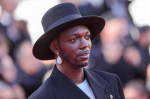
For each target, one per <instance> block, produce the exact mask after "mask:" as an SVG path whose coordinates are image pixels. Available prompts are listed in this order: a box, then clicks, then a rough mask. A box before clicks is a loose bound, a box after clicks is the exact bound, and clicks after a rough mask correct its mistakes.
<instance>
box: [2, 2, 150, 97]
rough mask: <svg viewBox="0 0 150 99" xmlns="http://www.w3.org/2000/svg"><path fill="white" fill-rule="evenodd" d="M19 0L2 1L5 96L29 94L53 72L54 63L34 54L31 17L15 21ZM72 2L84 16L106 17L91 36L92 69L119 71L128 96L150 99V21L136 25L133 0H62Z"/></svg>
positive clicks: (3, 93)
mask: <svg viewBox="0 0 150 99" xmlns="http://www.w3.org/2000/svg"><path fill="white" fill-rule="evenodd" d="M19 2H20V0H0V6H1V14H0V99H12V98H15V99H25V98H27V97H28V96H29V95H30V94H31V93H32V92H33V91H35V90H36V89H37V88H38V87H39V86H40V85H41V84H42V82H43V81H44V80H45V79H46V78H47V77H48V76H49V75H50V73H51V70H52V67H53V65H54V63H53V62H52V63H51V64H50V63H48V65H47V64H46V63H45V62H41V61H39V60H37V59H35V58H34V57H33V55H32V47H33V45H32V43H31V39H30V33H29V32H28V29H27V25H28V24H27V22H26V21H24V20H16V19H15V17H14V11H15V9H16V7H17V5H18V4H19ZM60 2H72V3H74V4H75V5H76V6H77V7H78V8H79V10H80V12H81V15H83V16H86V15H98V16H102V17H103V18H104V19H105V20H106V25H105V28H104V29H103V31H102V33H101V34H100V35H99V36H98V37H97V38H96V39H95V40H93V41H92V51H91V57H90V63H89V65H88V68H95V69H100V70H103V71H108V72H111V73H115V74H117V75H119V77H120V79H121V81H122V84H123V87H124V93H125V98H126V99H150V26H148V25H145V26H137V25H136V24H135V23H134V21H133V19H132V16H131V15H130V11H129V9H128V8H129V6H130V4H131V3H132V2H134V0H60Z"/></svg>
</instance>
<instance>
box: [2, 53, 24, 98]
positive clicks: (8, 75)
mask: <svg viewBox="0 0 150 99" xmlns="http://www.w3.org/2000/svg"><path fill="white" fill-rule="evenodd" d="M0 71H1V73H0V75H1V79H0V80H1V81H2V82H3V83H5V84H4V88H5V85H6V84H7V86H9V87H10V88H11V90H12V91H13V95H14V97H15V98H16V99H25V92H24V90H23V89H22V87H21V86H20V85H19V84H18V83H17V82H16V76H17V74H16V73H17V69H16V66H15V64H14V62H13V60H12V58H11V57H10V56H9V55H5V56H3V57H2V58H1V60H0ZM2 85H3V84H2ZM4 92H5V91H4ZM2 93H3V91H2ZM2 93H1V94H2ZM5 95H6V94H3V97H5ZM0 96H1V95H0ZM6 97H7V96H6ZM8 97H9V96H8ZM0 99H3V98H0ZM4 99H7V98H4ZM10 99H11V98H10Z"/></svg>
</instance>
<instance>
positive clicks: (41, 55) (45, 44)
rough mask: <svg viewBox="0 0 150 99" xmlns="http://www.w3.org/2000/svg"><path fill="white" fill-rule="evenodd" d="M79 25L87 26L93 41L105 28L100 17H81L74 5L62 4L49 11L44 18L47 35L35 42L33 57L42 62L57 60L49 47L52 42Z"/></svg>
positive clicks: (103, 21) (43, 23) (43, 22)
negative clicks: (68, 29)
mask: <svg viewBox="0 0 150 99" xmlns="http://www.w3.org/2000/svg"><path fill="white" fill-rule="evenodd" d="M77 25H85V26H87V27H88V29H89V30H90V32H91V40H93V39H94V38H95V37H96V36H97V35H98V34H99V33H100V32H101V31H102V29H103V28H104V25H105V20H104V19H103V18H101V17H99V16H81V14H80V12H79V11H78V9H77V8H76V7H75V5H74V4H72V3H61V4H58V5H56V6H54V7H52V8H51V9H49V10H48V11H47V12H46V13H45V14H44V16H43V18H42V26H43V29H44V32H45V33H44V34H43V35H42V36H41V37H40V38H39V39H38V40H37V41H36V42H35V44H34V46H33V55H34V56H35V57H36V58H37V59H40V60H51V59H55V55H54V53H53V52H52V51H51V50H50V47H49V46H50V44H51V42H52V40H53V39H54V38H55V37H57V36H58V34H59V33H60V32H61V31H63V30H65V29H67V28H70V27H73V26H77Z"/></svg>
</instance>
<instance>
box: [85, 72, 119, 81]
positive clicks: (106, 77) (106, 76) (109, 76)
mask: <svg viewBox="0 0 150 99" xmlns="http://www.w3.org/2000/svg"><path fill="white" fill-rule="evenodd" d="M87 70H88V71H89V72H90V73H92V74H93V75H95V76H101V77H102V78H103V79H104V80H106V81H110V80H114V79H116V78H118V75H116V74H114V73H110V72H105V71H101V70H97V69H87Z"/></svg>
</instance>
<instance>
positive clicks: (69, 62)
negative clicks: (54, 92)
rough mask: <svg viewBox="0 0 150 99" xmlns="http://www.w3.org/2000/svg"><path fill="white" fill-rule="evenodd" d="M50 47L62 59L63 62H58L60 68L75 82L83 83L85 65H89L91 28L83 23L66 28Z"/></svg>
mask: <svg viewBox="0 0 150 99" xmlns="http://www.w3.org/2000/svg"><path fill="white" fill-rule="evenodd" d="M50 48H51V50H52V51H53V52H54V53H55V55H56V58H57V57H58V56H57V55H59V56H60V57H61V59H62V63H61V64H57V63H56V64H57V65H56V66H57V68H58V70H59V71H60V72H62V73H63V74H64V75H66V76H67V77H68V78H70V79H71V80H72V81H73V82H74V83H75V84H79V83H82V82H83V81H84V71H83V67H85V66H87V65H88V62H89V55H90V50H91V39H90V31H89V29H88V28H87V27H86V26H82V25H81V26H75V27H72V28H69V29H67V30H64V31H62V32H61V33H60V34H59V36H58V37H57V38H56V39H54V40H53V42H52V44H51V46H50Z"/></svg>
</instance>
